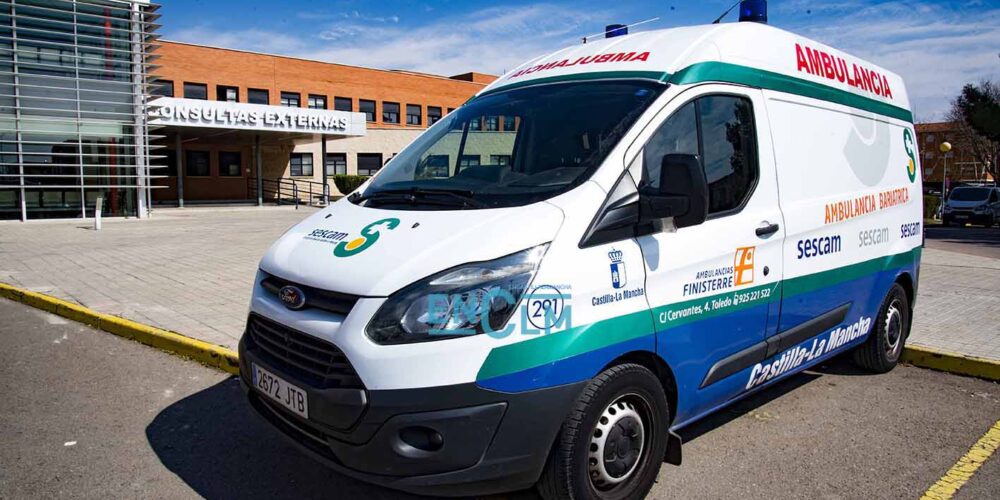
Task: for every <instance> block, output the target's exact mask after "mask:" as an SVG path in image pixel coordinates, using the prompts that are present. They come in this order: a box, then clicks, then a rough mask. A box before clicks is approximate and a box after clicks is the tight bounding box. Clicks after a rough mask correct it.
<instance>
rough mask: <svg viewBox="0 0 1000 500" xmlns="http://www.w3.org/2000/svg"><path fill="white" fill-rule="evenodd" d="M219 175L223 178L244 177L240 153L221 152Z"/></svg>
mask: <svg viewBox="0 0 1000 500" xmlns="http://www.w3.org/2000/svg"><path fill="white" fill-rule="evenodd" d="M219 175H220V176H222V177H239V176H241V175H243V162H242V161H241V158H240V152H239V151H219Z"/></svg>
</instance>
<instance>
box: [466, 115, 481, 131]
mask: <svg viewBox="0 0 1000 500" xmlns="http://www.w3.org/2000/svg"><path fill="white" fill-rule="evenodd" d="M482 129H483V122H482V120H481V119H479V118H478V117H477V118H472V119H470V120H469V130H482Z"/></svg>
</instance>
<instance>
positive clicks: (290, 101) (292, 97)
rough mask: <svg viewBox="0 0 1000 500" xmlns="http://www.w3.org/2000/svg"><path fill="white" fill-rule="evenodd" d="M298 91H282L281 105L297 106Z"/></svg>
mask: <svg viewBox="0 0 1000 500" xmlns="http://www.w3.org/2000/svg"><path fill="white" fill-rule="evenodd" d="M299 99H300V96H299V93H298V92H282V93H281V105H282V106H285V107H287V108H297V107H299Z"/></svg>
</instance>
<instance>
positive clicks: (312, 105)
mask: <svg viewBox="0 0 1000 500" xmlns="http://www.w3.org/2000/svg"><path fill="white" fill-rule="evenodd" d="M306 105H307V106H308V107H309V109H326V96H325V95H316V94H309V98H308V100H306Z"/></svg>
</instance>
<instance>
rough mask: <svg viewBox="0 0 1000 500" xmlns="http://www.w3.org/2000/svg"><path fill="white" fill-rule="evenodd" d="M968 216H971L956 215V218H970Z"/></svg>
mask: <svg viewBox="0 0 1000 500" xmlns="http://www.w3.org/2000/svg"><path fill="white" fill-rule="evenodd" d="M968 218H969V216H968V215H956V216H955V220H965V219H968Z"/></svg>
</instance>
